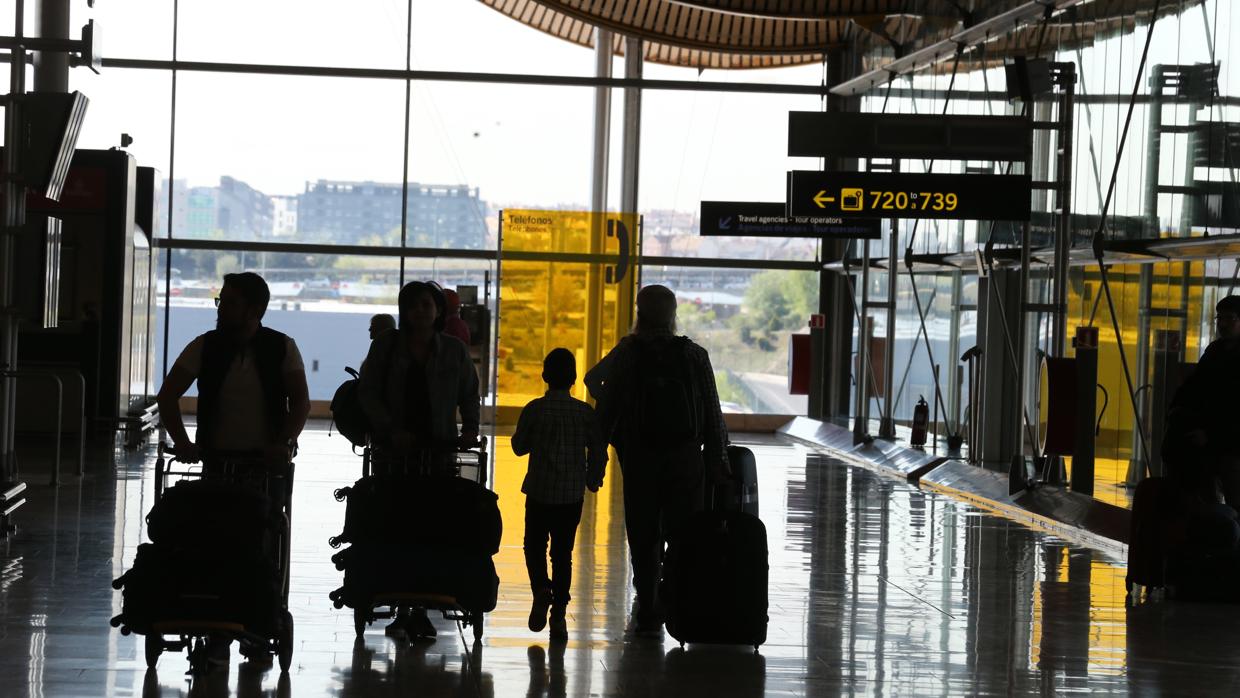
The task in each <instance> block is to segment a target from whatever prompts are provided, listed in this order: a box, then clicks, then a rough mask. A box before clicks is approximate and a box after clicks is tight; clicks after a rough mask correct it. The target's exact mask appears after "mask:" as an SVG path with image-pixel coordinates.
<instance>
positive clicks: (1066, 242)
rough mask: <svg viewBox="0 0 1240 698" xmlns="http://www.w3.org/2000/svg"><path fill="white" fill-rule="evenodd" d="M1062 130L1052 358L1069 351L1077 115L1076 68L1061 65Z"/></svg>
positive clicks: (1058, 161) (1058, 133) (1058, 159)
mask: <svg viewBox="0 0 1240 698" xmlns="http://www.w3.org/2000/svg"><path fill="white" fill-rule="evenodd" d="M1057 67H1058V69H1059V75H1058V82H1059V114H1058V116H1059V119H1058V123H1059V130H1058V131H1056V139H1055V140H1056V151H1057V153H1056V169H1057V170H1058V172H1057V174H1056V179H1057V180H1058V182H1059V189H1057V190H1056V191H1055V205H1056V208H1058V209H1059V216H1058V219H1057V225H1056V226H1055V269H1054V274H1055V282H1054V291H1055V296H1054V301H1053V303H1054V306H1055V309H1054V311H1053V313H1054V314H1053V318H1054V324H1053V325H1052V326H1051V356H1064V355H1065V354H1066V353H1067V350H1068V267H1069V261H1068V256H1069V253H1070V252H1071V251H1072V168H1073V166H1074V163H1073V157H1072V143H1073V141H1072V139H1073V134H1072V123H1073V119H1074V115H1075V102H1074V99H1073V98H1074V96H1075V94H1076V65H1075V64H1074V63H1060V64H1059V65H1058V66H1057Z"/></svg>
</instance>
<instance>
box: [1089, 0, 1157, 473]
mask: <svg viewBox="0 0 1240 698" xmlns="http://www.w3.org/2000/svg"><path fill="white" fill-rule="evenodd" d="M1161 5H1162V0H1154V10H1153V12H1152V13H1151V15H1150V29H1149V31H1148V32H1146V35H1145V47H1144V48H1143V49H1142V50H1141V62H1140V63H1139V64H1138V65H1137V75H1136V79H1135V80H1133V84H1132V97H1131V98H1130V99H1129V101H1128V113H1127V114H1126V115H1125V117H1124V128H1123V131H1121V132H1120V138H1119V145H1118V147H1117V149H1116V152H1115V167H1114V168H1113V169H1112V170H1111V181H1110V183H1109V184H1108V185H1107V195H1106V199H1105V200H1104V201H1103V203H1102V215H1101V217H1100V220H1099V221H1098V230H1097V231H1095V232H1094V239H1093V251H1094V258H1095V259H1097V260H1098V267H1099V271H1101V273H1102V274H1101V278H1102V292H1103V293H1104V294H1105V295H1106V300H1107V309H1108V310H1110V312H1111V329H1112V330H1114V332H1115V343H1116V345H1117V346H1118V347H1119V360H1120V366H1121V367H1122V368H1123V369H1124V383H1125V385H1126V387H1127V388H1128V399H1129V401H1131V403H1132V409H1133V414H1135V415H1138V417H1139V414H1140V410H1139V409H1138V407H1137V391H1136V390H1135V389H1134V387H1133V381H1132V370H1131V369H1130V367H1129V366H1128V352H1126V351H1125V350H1124V336H1123V334H1122V333H1121V332H1120V327H1119V316H1118V315H1116V313H1115V299H1114V297H1113V296H1112V295H1111V284H1110V281H1109V279H1108V274H1107V268H1106V266H1105V265H1103V263H1102V262H1103V256H1104V249H1103V244H1104V243H1105V241H1106V225H1107V214H1108V213H1110V210H1111V199H1112V197H1113V196H1114V194H1115V184H1116V182H1117V181H1118V179H1119V170H1120V166H1121V164H1122V163H1123V157H1124V146H1125V145H1127V143H1128V129H1129V127H1130V126H1131V125H1132V114H1133V112H1134V111H1135V110H1136V106H1137V92H1139V91H1140V89H1141V78H1142V77H1143V76H1144V75H1145V65H1146V62H1147V61H1148V59H1149V55H1150V44H1151V43H1152V41H1153V38H1154V25H1155V24H1156V23H1157V22H1158V10H1159V8H1160V6H1161ZM1142 378H1143V379H1144V377H1142ZM1133 422H1135V426H1136V429H1137V437H1138V438H1139V439H1140V443H1141V460H1142V465H1143V466H1144V468H1145V473H1146V474H1147V475H1148V474H1149V473H1150V453H1149V439H1147V438H1146V435H1145V424H1144V423H1143V420H1141V419H1140V418H1137V419H1134V420H1133Z"/></svg>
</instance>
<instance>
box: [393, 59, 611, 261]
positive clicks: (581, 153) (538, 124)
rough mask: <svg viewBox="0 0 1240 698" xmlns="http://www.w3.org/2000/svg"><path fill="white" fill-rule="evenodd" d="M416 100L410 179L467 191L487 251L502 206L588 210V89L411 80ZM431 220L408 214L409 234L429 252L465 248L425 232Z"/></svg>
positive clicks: (590, 93) (590, 94) (491, 245)
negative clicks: (484, 235)
mask: <svg viewBox="0 0 1240 698" xmlns="http://www.w3.org/2000/svg"><path fill="white" fill-rule="evenodd" d="M413 99H414V108H413V114H412V119H411V121H410V131H409V142H410V153H409V178H410V180H412V181H416V182H419V183H424V184H425V185H426V186H442V185H444V184H446V183H450V184H452V185H456V186H461V187H464V188H466V189H467V190H468V191H470V192H472V193H473V196H474V197H475V198H474V199H473V200H472V201H471V205H472V207H473V214H472V215H473V224H475V225H476V224H477V222H478V221H479V220H481V219H482V218H483V217H485V220H486V224H487V227H488V229H489V231H490V233H489V237H488V239H487V241H486V246H487V247H488V248H491V249H494V246H495V241H494V234H495V232H496V228H497V220H498V219H497V218H496V214H497V212H498V211H499V210H500V209H504V208H532V209H562V210H574V209H575V210H581V211H585V210H589V201H590V160H591V152H592V151H591V142H592V141H591V134H592V132H593V131H592V121H591V120H592V118H593V116H592V115H593V91H592V90H590V89H588V88H565V87H537V86H529V85H521V86H517V85H474V84H461V83H415V84H414V92H413ZM411 186H412V185H411ZM467 213H468V211H467V210H466V209H463V214H462V215H466V214H467ZM431 223H432V222H431V221H430V220H428V219H417V220H415V219H414V218H412V217H411V218H410V233H411V235H415V236H418V237H419V240H420V241H421V244H424V245H426V246H430V247H445V248H446V247H455V248H461V247H466V245H464V244H462V243H460V242H456V243H453V242H451V241H449V240H448V239H445V238H443V237H442V236H440V237H435V236H434V235H432V234H430V233H431V230H432V228H431V227H430V226H431ZM473 246H474V245H469V247H473Z"/></svg>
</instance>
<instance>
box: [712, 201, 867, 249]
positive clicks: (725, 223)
mask: <svg viewBox="0 0 1240 698" xmlns="http://www.w3.org/2000/svg"><path fill="white" fill-rule="evenodd" d="M786 208H787V206H786V205H785V204H782V203H765V202H758V201H703V202H702V217H701V219H700V226H699V227H700V232H701V234H702V235H705V236H721V237H722V236H732V235H737V236H744V237H764V238H819V239H821V238H860V239H864V240H877V239H879V237H880V234H879V227H878V219H877V218H874V219H864V218H854V219H850V220H844V219H843V218H840V217H839V216H829V215H823V214H821V213H820V214H816V215H812V216H789V215H787V213H786V212H785V209H786Z"/></svg>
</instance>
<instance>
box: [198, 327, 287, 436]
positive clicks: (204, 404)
mask: <svg viewBox="0 0 1240 698" xmlns="http://www.w3.org/2000/svg"><path fill="white" fill-rule="evenodd" d="M288 339H289V338H288V336H287V335H285V334H283V333H281V332H277V331H276V330H273V329H271V328H269V327H259V328H258V332H256V333H255V334H254V336H253V337H251V338H250V341H249V346H250V347H251V348H252V349H253V351H254V357H255V361H257V363H258V375H259V380H260V382H261V383H262V388H263V414H264V417H265V420H264V421H265V424H264V426H265V427H266V429H267V433H268V435H269V436H270V438H271V439H272V441H273V442H274V441H275V440H276V439H277V438H279V435H280V432H281V431H282V430H283V429H284V423H285V421H286V420H287V418H288V413H289V412H288V387H287V386H286V385H285V384H284V372H283V366H284V357H285V354H286V353H287V351H288ZM243 349H244V346H243V345H237V344H234V343H232V342H229V341H228V338H227V337H226V336H225V335H224V334H223V333H221V332H220V331H219V330H211V331H210V332H207V333H206V334H205V335H203V343H202V370H201V372H200V373H199V375H198V439H199V441H200V442H201V443H206V444H210V443H213V438H214V436H215V434H214V430H215V424H216V420H217V419H218V418H219V414H220V410H222V409H228V406H227V405H222V404H220V389H221V388H222V387H223V385H224V378H225V376H227V375H228V369H229V368H230V367H231V366H232V364H233V361H234V360H235V359H236V358H237V353H238V352H239V351H242V350H243Z"/></svg>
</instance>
